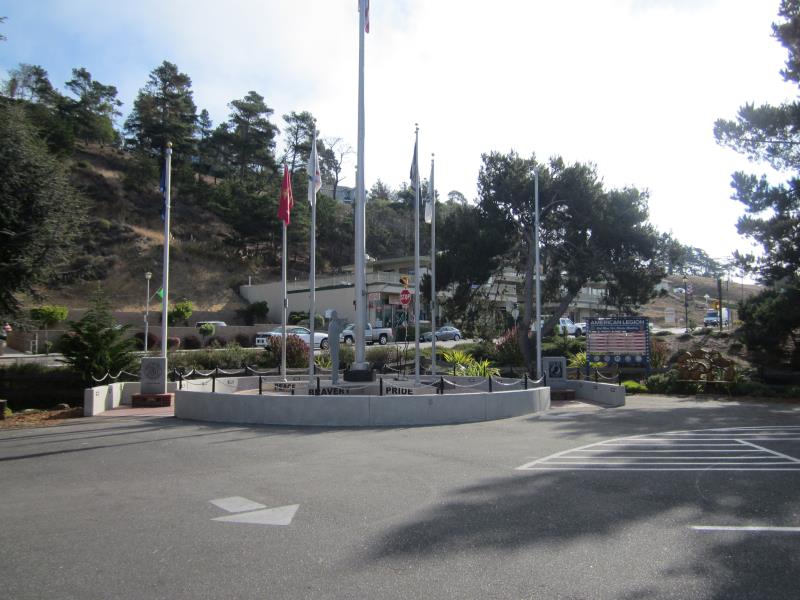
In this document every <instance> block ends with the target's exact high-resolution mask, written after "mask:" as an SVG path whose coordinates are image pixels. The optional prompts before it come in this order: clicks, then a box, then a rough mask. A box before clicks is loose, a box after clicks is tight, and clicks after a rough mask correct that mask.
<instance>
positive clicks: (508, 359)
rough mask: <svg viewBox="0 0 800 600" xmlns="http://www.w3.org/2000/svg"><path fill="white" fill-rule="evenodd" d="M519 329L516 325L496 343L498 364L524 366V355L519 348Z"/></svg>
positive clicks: (495, 352)
mask: <svg viewBox="0 0 800 600" xmlns="http://www.w3.org/2000/svg"><path fill="white" fill-rule="evenodd" d="M518 331H519V328H518V327H517V326H516V325H515V326H514V327H512V328H511V329H509V330H508V331H506V332H505V333H504V334H503V335H501V336H500V337H499V338H498V340H497V343H496V344H495V345H494V347H495V351H494V354H495V361H496V362H497V364H499V365H503V366H509V367H519V366H522V363H523V357H522V350H520V348H519V339H518V337H517V335H518V333H517V332H518Z"/></svg>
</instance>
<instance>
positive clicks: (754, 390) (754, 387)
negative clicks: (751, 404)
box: [730, 379, 778, 398]
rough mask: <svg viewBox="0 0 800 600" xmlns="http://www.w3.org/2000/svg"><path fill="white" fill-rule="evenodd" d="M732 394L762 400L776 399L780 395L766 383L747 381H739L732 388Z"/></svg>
mask: <svg viewBox="0 0 800 600" xmlns="http://www.w3.org/2000/svg"><path fill="white" fill-rule="evenodd" d="M730 392H731V394H734V395H735V396H756V397H760V398H768V397H774V396H777V395H778V394H777V393H776V392H775V390H773V389H772V388H771V387H770V386H768V385H767V384H766V383H761V382H760V381H750V380H749V379H745V380H742V381H737V382H735V383H733V384H732V385H731V386H730Z"/></svg>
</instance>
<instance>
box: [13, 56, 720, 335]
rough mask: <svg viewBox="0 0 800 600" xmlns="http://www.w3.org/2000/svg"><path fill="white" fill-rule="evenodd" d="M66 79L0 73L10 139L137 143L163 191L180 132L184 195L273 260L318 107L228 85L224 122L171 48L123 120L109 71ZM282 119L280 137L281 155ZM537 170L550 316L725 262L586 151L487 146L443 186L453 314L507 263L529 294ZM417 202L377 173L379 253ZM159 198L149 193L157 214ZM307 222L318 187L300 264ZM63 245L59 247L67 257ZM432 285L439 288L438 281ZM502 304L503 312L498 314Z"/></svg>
mask: <svg viewBox="0 0 800 600" xmlns="http://www.w3.org/2000/svg"><path fill="white" fill-rule="evenodd" d="M65 87H66V90H67V92H66V93H65V94H62V93H61V92H60V91H59V90H57V89H56V88H55V87H54V86H53V85H52V84H51V83H50V81H49V78H48V74H47V71H46V70H45V69H44V68H42V67H40V66H37V65H20V66H19V67H18V68H17V69H13V70H11V71H10V72H9V77H8V79H7V80H6V81H5V82H3V86H2V92H3V96H4V97H3V103H2V113H0V121H2V122H3V123H2V125H4V126H5V127H6V128H11V129H13V128H14V125H13V123H12V122H13V121H16V122H17V123H18V124H19V127H22V128H23V129H25V128H27V129H25V133H24V135H23V133H22V132H18V135H17V136H16V137H15V136H14V135H10V136H9V137H6V138H5V139H6V140H7V142H6V144H5V145H6V147H10V146H13V145H14V144H21V145H23V146H24V143H23V142H25V140H27V141H28V142H30V143H31V144H33V146H35V153H37V154H38V155H39V158H40V159H41V160H43V161H45V163H46V164H47V165H49V166H48V167H47V168H51V169H54V170H56V171H57V170H58V169H59V168H61V169H62V170H63V166H61V167H59V164H61V163H59V160H58V157H59V156H61V157H63V156H66V155H69V153H70V152H71V150H72V149H73V148H74V147H75V146H76V144H81V143H82V144H84V145H86V144H97V145H111V146H115V147H120V148H124V149H125V151H126V152H127V154H128V156H129V160H128V161H126V162H127V166H126V169H127V172H126V175H125V185H126V188H127V189H128V191H129V193H131V194H137V193H139V194H145V193H148V194H154V191H155V190H156V189H157V186H158V181H159V179H160V169H161V164H162V159H163V155H164V149H165V146H166V143H167V141H170V142H172V144H173V179H172V180H173V186H174V199H175V202H176V203H177V204H178V205H186V206H189V205H194V206H199V207H203V208H205V209H208V210H210V211H212V212H213V213H215V214H216V215H217V216H218V217H219V218H220V219H222V220H223V221H224V222H225V223H227V224H228V225H230V227H231V229H232V231H233V232H234V234H233V236H231V238H230V239H229V240H228V245H229V247H230V248H231V249H232V251H234V252H236V253H237V254H238V255H239V256H240V257H242V259H243V260H246V261H250V262H251V263H252V264H253V266H254V269H253V271H254V272H257V269H263V270H269V269H272V268H274V267H276V266H277V265H278V257H279V243H280V242H279V240H280V222H279V220H278V219H277V203H278V197H279V186H280V177H279V164H280V163H281V162H285V163H286V164H287V165H288V167H289V169H290V171H291V172H292V176H293V182H294V190H295V197H296V198H298V199H301V198H304V196H305V191H306V189H307V188H306V186H307V178H306V174H305V167H306V164H307V161H308V156H309V153H310V139H311V135H312V133H314V132H315V131H316V126H317V124H316V119H315V118H314V116H313V115H312V114H311V113H309V112H307V111H299V112H298V111H292V112H290V113H288V114H286V115H283V123H282V125H281V127H282V129H281V128H279V127H278V125H277V124H276V123H275V122H274V111H273V110H272V109H271V108H270V107H269V106H268V104H267V103H266V100H265V98H264V97H263V96H262V95H260V94H259V93H257V92H256V91H250V92H248V94H246V95H245V96H244V97H243V98H239V99H235V100H232V101H231V102H230V103H229V108H230V113H229V116H228V118H227V119H226V120H225V121H224V122H221V123H218V124H216V125H215V124H214V123H213V122H212V121H211V118H210V116H209V113H208V111H207V110H205V109H203V110H200V111H199V112H198V110H197V106H196V104H195V100H194V93H193V90H192V87H191V78H190V77H189V75H187V74H186V73H182V72H181V71H180V69H179V68H178V66H177V65H175V64H173V63H170V62H168V61H164V62H163V63H162V64H161V65H159V66H158V67H156V68H155V69H153V71H151V73H150V74H149V76H148V80H147V82H146V83H145V84H144V86H143V87H142V88H141V89H140V91H139V93H138V94H137V96H136V99H135V100H134V102H133V106H132V109H131V111H130V113H129V114H128V116H127V117H126V118H125V120H124V122H123V125H122V127H121V128H120V129H118V128H117V127H116V126H115V123H116V120H117V118H119V117H121V116H122V113H121V110H120V109H121V103H120V101H119V100H118V98H117V89H116V88H115V87H114V86H113V85H108V84H105V83H101V82H98V81H96V80H95V79H94V78H93V77H92V75H91V73H90V72H89V71H88V70H87V69H85V68H83V67H81V68H76V69H73V71H72V78H71V79H70V80H69V81H67V82H66V83H65ZM15 115H16V116H15ZM317 133H318V132H317ZM281 134H282V135H283V141H284V146H285V150H284V152H283V154H282V155H281V156H278V155H277V140H278V136H279V135H281ZM14 140H17V141H16V142H15V141H14ZM318 148H319V153H320V158H321V170H322V175H323V179H324V181H325V182H326V183H328V184H329V185H330V189H331V190H332V191H331V192H330V195H325V194H321V195H320V196H319V197H318V208H317V210H318V213H317V223H318V225H317V232H316V234H317V236H318V243H317V248H318V252H319V256H318V261H319V263H318V264H322V265H325V268H328V269H334V270H335V269H336V268H338V267H341V266H344V265H346V264H349V263H351V262H352V259H353V256H352V254H353V251H352V248H353V224H352V209H351V207H349V206H348V205H346V204H343V203H341V202H337V201H335V200H334V199H333V196H334V195H335V189H336V187H337V186H339V185H340V184H341V181H342V161H343V160H344V159H345V157H346V156H347V154H348V153H349V152H350V151H351V150H350V149H349V146H348V145H347V144H346V142H345V141H344V140H342V139H341V138H337V137H324V136H321V137H320V142H319V146H318ZM32 151H33V150H32ZM3 168H4V169H6V173H8V174H11V173H13V172H15V169H18V168H19V165H13V164H11V163H10V162H9V163H7V164H4V165H3ZM534 170H535V171H536V172H537V173H538V176H539V189H540V196H541V206H542V210H541V219H542V240H541V243H542V253H541V256H542V265H543V275H542V276H543V280H542V283H543V292H544V298H545V300H546V301H549V302H556V303H557V304H558V310H557V311H555V312H554V317H553V320H554V319H555V318H557V317H558V316H560V314H561V313H562V312H563V311H564V310H566V308H567V307H568V306H569V304H570V302H571V301H572V300H573V299H574V298H575V296H576V295H577V293H578V291H579V290H580V289H581V287H583V286H584V285H585V284H586V283H588V282H591V281H603V282H605V283H606V298H605V301H606V304H607V308H608V309H609V310H611V311H613V312H618V313H623V314H627V313H630V312H632V311H634V310H635V309H636V308H637V307H638V306H639V305H640V304H642V303H644V302H646V301H647V300H648V299H649V298H650V296H651V294H652V289H653V285H654V283H655V282H657V281H658V280H659V279H660V278H661V277H662V276H663V275H664V274H665V273H674V272H681V271H683V270H686V269H687V268H696V269H698V270H702V269H705V270H708V269H713V268H715V266H716V265H715V264H714V263H713V260H712V259H709V258H708V256H707V255H706V254H705V253H704V252H703V251H702V250H699V249H695V248H690V247H687V246H683V245H682V244H680V242H678V241H677V240H676V239H674V238H673V237H672V236H671V235H670V234H664V233H660V232H658V231H657V230H656V228H655V227H653V226H652V225H651V224H650V223H649V221H648V218H649V215H648V207H647V202H648V196H647V193H646V192H643V191H639V190H636V189H634V188H625V189H606V188H605V187H604V186H603V184H602V180H601V177H600V176H599V175H598V173H597V172H596V169H595V167H593V166H592V165H590V164H582V163H574V164H569V163H567V162H566V161H565V160H564V159H563V158H561V157H552V158H550V159H548V160H546V161H543V160H540V159H539V158H537V157H536V156H535V155H533V156H530V157H523V156H520V155H518V154H517V153H516V152H514V151H513V150H512V151H509V152H506V153H502V152H488V153H486V154H484V155H483V156H482V164H481V168H480V171H479V173H478V176H477V181H478V197H477V198H476V199H475V200H474V201H472V202H471V201H468V199H467V198H466V197H465V196H464V195H463V194H461V193H460V192H458V191H455V190H453V191H450V192H449V193H448V194H447V197H446V199H440V198H439V197H438V194H435V196H436V197H437V220H438V223H437V232H438V233H437V240H439V241H438V244H437V245H438V248H437V268H438V275H437V282H436V287H437V290H439V291H442V290H445V289H449V290H451V291H452V292H453V294H452V296H451V297H450V299H449V300H448V301H447V302H446V303H445V305H444V310H445V311H446V315H447V318H449V319H453V320H459V321H461V320H466V321H469V320H470V319H471V320H473V321H475V322H477V321H479V320H481V319H484V320H485V318H486V314H487V311H489V312H492V311H491V310H489V309H488V308H487V307H489V306H490V304H491V303H490V301H491V298H488V297H484V296H485V291H483V290H482V288H481V285H480V284H483V283H485V282H487V281H488V280H489V279H490V278H492V277H493V276H497V275H498V274H499V273H500V272H501V271H502V270H503V269H504V268H505V269H508V268H511V269H514V270H516V271H517V272H519V273H521V274H524V276H525V277H524V281H525V283H524V285H523V289H521V290H520V291H521V292H524V293H525V297H530V294H529V291H530V289H531V286H532V285H533V264H532V248H533V246H532V243H533V238H532V230H533V219H534V215H533V212H532V202H531V199H532V197H533V181H534V179H533V172H534ZM30 177H39V178H41V176H40V175H37V174H34V173H25V172H24V171H21V172H20V173H19V177H17V179H18V180H19V181H27V180H28V179H29V178H30ZM59 187H60V188H61V189H62V190H66V191H64V192H63V193H67V194H68V196H69V198H71V201H70V202H71V203H72V204H70V203H69V202H66V201H65V200H64V198H61V199H57V198H56V197H55V196H54V197H53V198H52V199H51V201H50V202H49V203H48V204H47V206H48V210H50V211H51V212H52V211H54V214H55V213H58V214H61V213H62V212H63V211H60V210H59V206H72V205H74V206H73V208H74V210H72V211H71V212H72V214H73V216H72V217H71V218H70V219H69V220H68V221H67V222H68V223H69V227H65V228H61V230H59V231H57V232H56V231H55V229H53V231H52V232H51V233H50V234H48V236H46V237H49V238H50V239H51V240H55V241H56V242H57V244H56V245H59V244H60V247H63V248H67V247H68V245H69V242H70V236H71V235H72V233H73V232H74V231H76V223H77V221H79V220H80V219H81V215H82V214H85V213H86V210H87V204H86V202H85V201H84V202H81V200H80V198H81V196H80V194H77V193H72V192H69V191H68V190H69V188H68V186H66V185H60V186H59ZM421 187H422V189H421V196H422V197H425V196H426V195H427V187H428V182H427V181H424V180H423V181H422V182H421ZM18 192H20V190H16V191H11V190H9V191H7V193H8V194H9V195H7V196H6V197H8V198H9V201H11V195H13V194H14V193H18ZM4 194H6V191H4ZM62 195H63V194H62ZM17 202H18V203H19V202H20V200H19V199H18V200H17ZM4 203H5V198H4ZM413 204H414V190H413V189H412V188H411V187H410V186H409V185H408V184H402V185H401V186H400V188H398V189H392V188H391V187H390V186H388V185H386V184H385V183H384V182H382V181H381V180H380V179H379V180H377V181H376V182H375V183H374V185H373V186H372V187H371V189H370V190H369V194H368V204H367V253H368V254H369V255H370V256H371V257H373V258H392V257H398V256H407V255H410V254H412V253H413V241H414V224H413V220H412V219H413V212H414V206H413ZM9 206H11V205H10V204H9ZM159 210H160V208H159V209H158V210H157V209H156V208H154V209H153V212H152V218H153V220H154V221H155V220H156V219H157V214H158V211H159ZM12 213H13V211H8V214H7V215H5V216H4V218H7V221H6V222H7V223H9V224H14V223H18V220H17V217H16V216H15V215H14V214H12ZM20 225H21V224H20ZM15 226H16V225H15ZM41 226H42V227H44V225H41ZM10 228H11V227H9V229H10ZM421 228H422V230H421V234H420V239H421V241H422V252H423V253H426V254H427V253H428V252H429V250H430V246H429V243H430V242H429V239H430V238H429V234H428V231H429V230H428V227H427V226H426V225H424V224H422V225H421ZM51 229H52V228H51ZM308 235H309V207H308V203H307V202H304V201H298V202H296V203H295V207H294V210H293V212H292V225H291V227H290V228H289V236H290V239H289V242H290V247H291V248H293V250H292V253H291V254H290V257H289V258H290V264H291V265H292V266H293V267H294V268H295V269H296V270H298V271H301V270H302V269H303V268H307V264H308V256H307V250H306V248H307V247H308V246H307V240H308ZM61 242H63V244H61ZM52 247H53V246H49V247H48V251H49V249H51V248H52ZM61 258H62V257H60V256H58V255H55V256H53V260H54V261H56V262H58V260H61ZM51 262H52V261H51ZM51 271H52V269H51ZM47 275H48V271H47V269H44V270H43V271H42V273H41V274H40V275H38V276H37V277H38V279H37V278H33V279H30V280H27V281H26V282H23V281H20V283H19V285H16V286H11V287H10V288H9V290H10V291H9V292H8V293H9V294H10V295H9V296H7V297H5V298H4V300H3V306H2V307H0V308H2V309H3V310H4V312H6V313H7V312H8V311H10V310H12V309H13V308H14V307H15V301H14V294H15V293H16V292H18V291H28V290H30V289H32V287H33V282H34V280H36V281H42V280H43V278H44V279H46V277H47ZM26 286H27V287H26ZM423 291H424V294H425V295H426V296H427V297H428V298H429V297H430V294H431V290H430V283H429V282H428V283H427V285H426V286H424V290H423ZM482 295H483V296H482ZM529 309H530V306H529V305H528V306H526V310H525V313H524V315H525V318H524V324H525V330H527V326H528V325H529V323H530V310H529ZM492 310H493V309H492ZM492 314H493V318H494V316H496V317H498V318H500V317H502V315H495V314H494V313H492Z"/></svg>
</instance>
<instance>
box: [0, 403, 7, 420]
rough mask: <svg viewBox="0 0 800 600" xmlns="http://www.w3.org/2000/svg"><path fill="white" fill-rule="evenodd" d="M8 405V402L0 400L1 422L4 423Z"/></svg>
mask: <svg viewBox="0 0 800 600" xmlns="http://www.w3.org/2000/svg"><path fill="white" fill-rule="evenodd" d="M7 404H8V400H0V421H3V420H4V419H5V418H6V406H7Z"/></svg>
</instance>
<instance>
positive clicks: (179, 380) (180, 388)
mask: <svg viewBox="0 0 800 600" xmlns="http://www.w3.org/2000/svg"><path fill="white" fill-rule="evenodd" d="M178 389H179V390H182V389H183V373H181V372H180V371H178Z"/></svg>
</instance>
